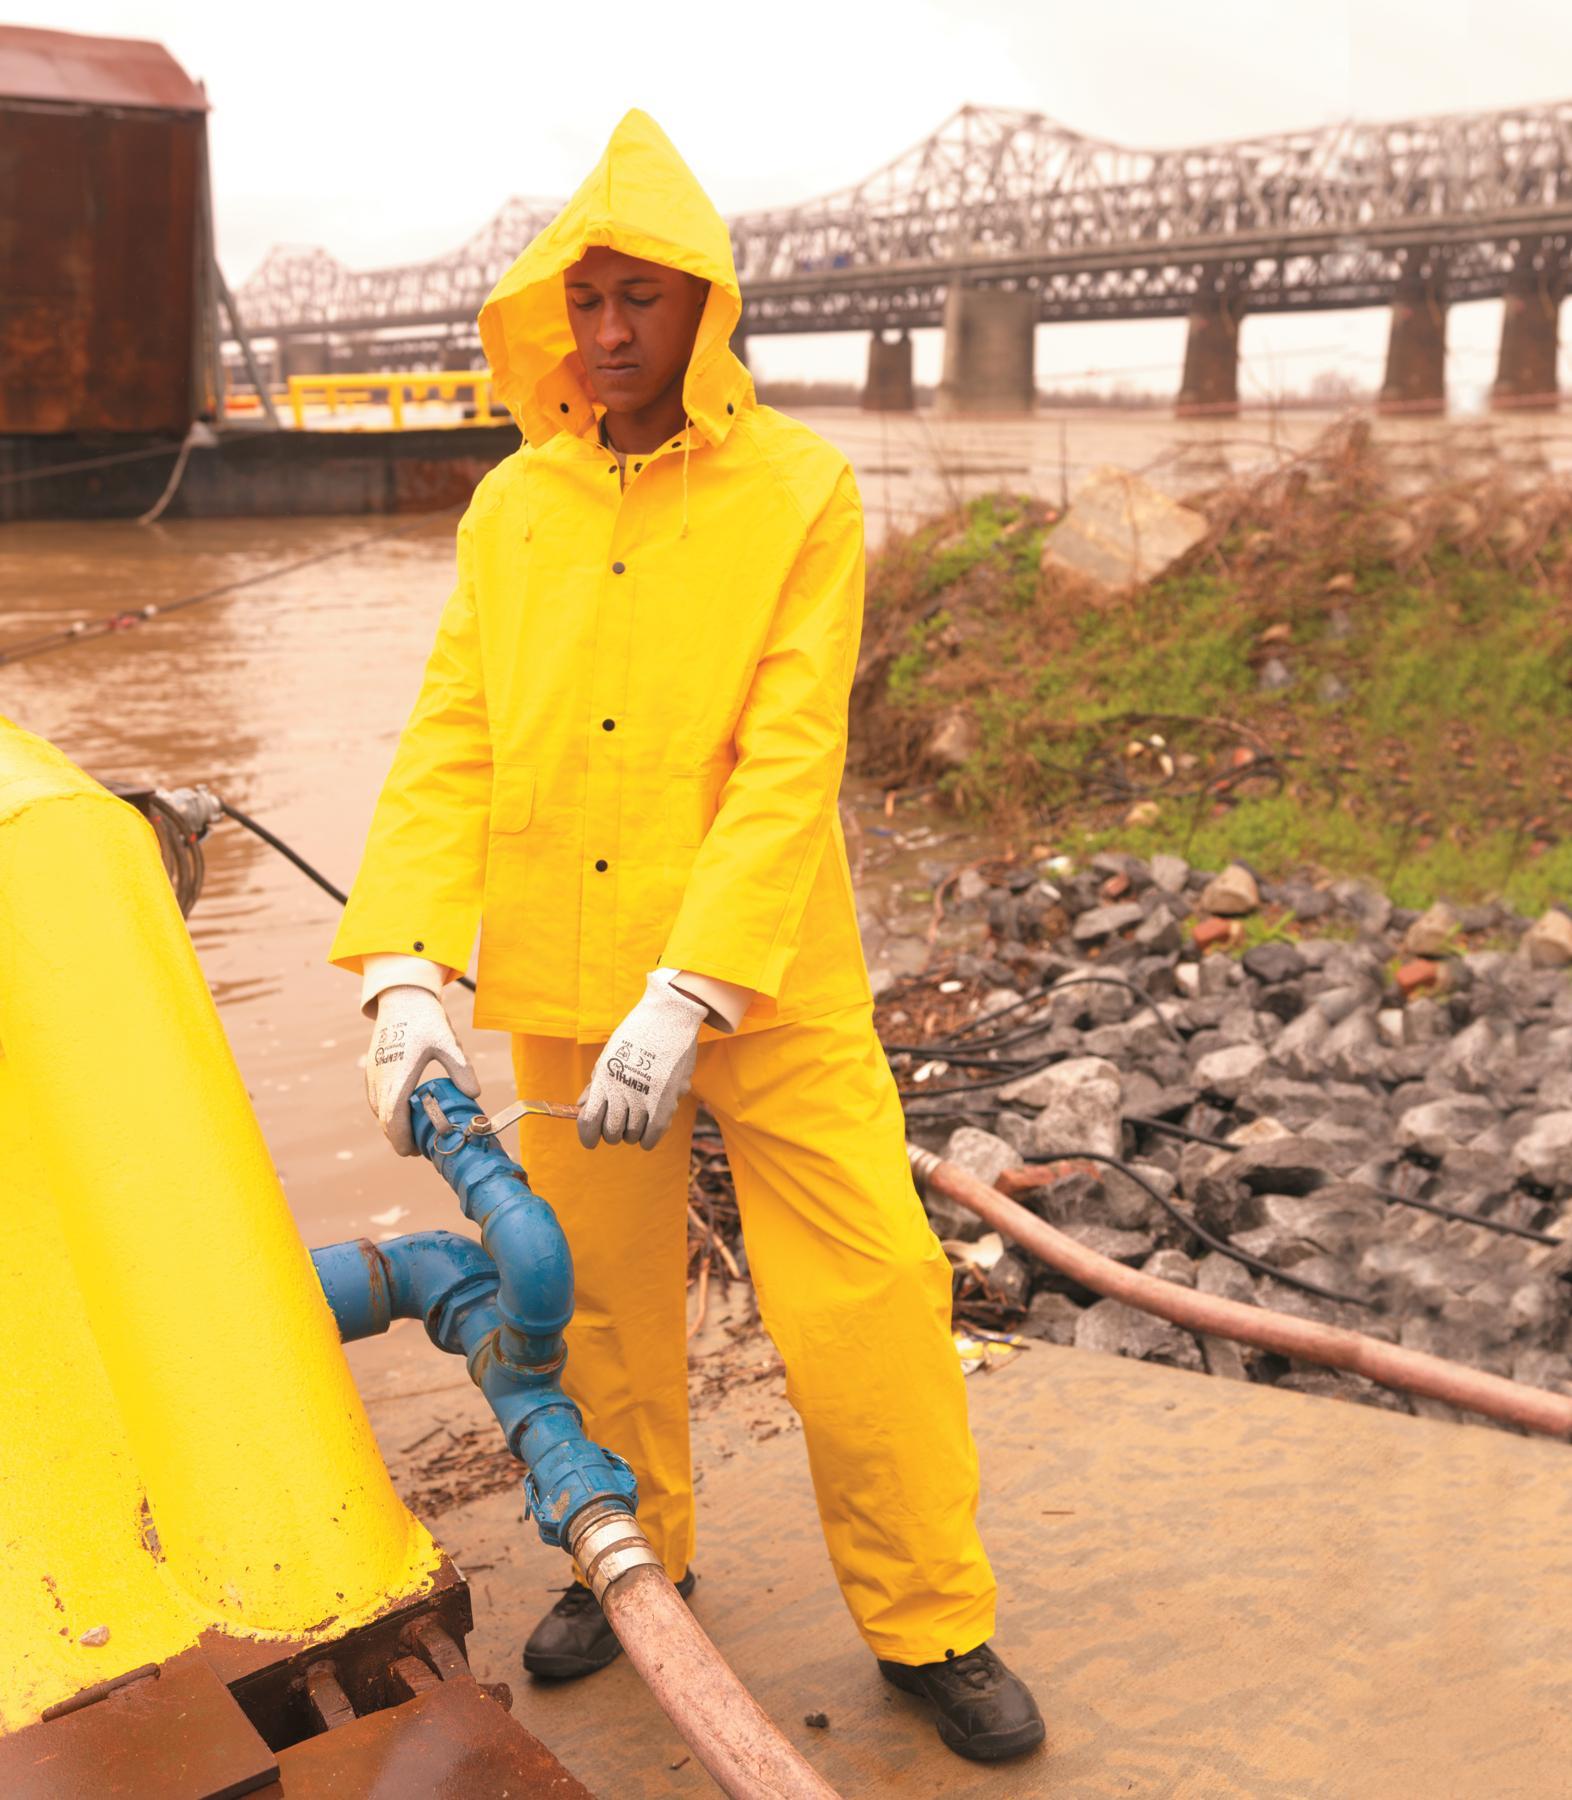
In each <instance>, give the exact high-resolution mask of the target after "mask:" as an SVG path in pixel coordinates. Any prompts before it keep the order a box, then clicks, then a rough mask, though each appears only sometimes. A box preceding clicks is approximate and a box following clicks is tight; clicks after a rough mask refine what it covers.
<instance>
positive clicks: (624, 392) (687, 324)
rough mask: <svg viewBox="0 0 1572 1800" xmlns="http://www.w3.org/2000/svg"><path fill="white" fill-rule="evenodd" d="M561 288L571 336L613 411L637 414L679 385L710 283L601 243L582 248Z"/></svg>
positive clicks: (594, 384) (598, 393) (599, 393)
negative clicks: (564, 298) (598, 245)
mask: <svg viewBox="0 0 1572 1800" xmlns="http://www.w3.org/2000/svg"><path fill="white" fill-rule="evenodd" d="M563 285H564V287H565V289H566V292H567V299H568V318H569V320H570V322H571V323H572V326H573V341H574V342H575V343H576V344H577V345H578V350H579V355H580V356H581V357H582V358H583V359H584V367H585V370H586V371H587V372H588V375H589V379H590V385H591V386H592V387H593V388H594V390H595V397H596V398H597V399H598V400H599V401H600V402H601V404H602V405H603V406H604V407H605V408H606V410H607V411H608V412H613V413H631V412H638V411H639V410H640V409H641V408H643V407H646V406H648V405H649V404H650V403H651V402H652V401H654V400H656V399H658V398H659V397H660V396H661V395H662V394H663V393H665V392H666V390H667V389H668V388H670V387H671V386H672V385H673V384H674V383H675V384H680V383H681V380H682V376H683V373H684V371H685V370H686V369H687V366H688V358H689V357H690V356H691V355H692V354H693V339H694V334H695V333H696V332H697V331H698V329H699V315H700V314H701V313H702V312H703V311H704V302H705V299H706V297H707V296H708V294H709V291H710V290H709V283H708V282H707V281H700V280H699V278H698V277H697V276H696V275H689V274H688V273H687V272H686V271H685V270H682V269H669V268H667V267H666V265H665V264H664V263H656V262H645V261H644V260H643V258H642V257H637V256H626V255H624V254H623V252H622V251H620V250H611V249H607V248H605V247H604V246H601V247H599V248H596V249H594V250H586V251H585V253H584V254H583V256H581V257H580V258H579V260H578V261H577V262H576V263H574V264H573V266H572V268H570V269H569V270H568V271H567V273H566V274H565V275H564V276H563Z"/></svg>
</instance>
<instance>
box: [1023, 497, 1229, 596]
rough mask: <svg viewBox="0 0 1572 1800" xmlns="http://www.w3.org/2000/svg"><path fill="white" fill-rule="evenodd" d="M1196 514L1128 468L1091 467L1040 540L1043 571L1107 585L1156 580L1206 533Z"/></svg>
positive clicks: (1204, 525) (1108, 586)
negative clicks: (1067, 506)
mask: <svg viewBox="0 0 1572 1800" xmlns="http://www.w3.org/2000/svg"><path fill="white" fill-rule="evenodd" d="M1206 533H1207V523H1206V520H1205V518H1204V517H1203V516H1202V515H1201V514H1200V513H1198V512H1192V511H1191V510H1190V508H1189V507H1186V506H1181V505H1179V503H1178V502H1177V501H1175V500H1170V499H1169V498H1168V496H1167V495H1166V494H1164V493H1162V492H1161V491H1160V490H1159V489H1157V488H1155V487H1153V486H1152V485H1151V483H1150V482H1148V481H1143V480H1142V479H1141V477H1140V476H1139V475H1133V474H1131V473H1130V471H1129V470H1127V469H1118V468H1112V467H1105V468H1100V469H1094V470H1093V471H1092V473H1091V474H1090V475H1089V476H1088V477H1087V478H1086V480H1085V481H1084V482H1083V483H1082V484H1081V486H1080V487H1079V488H1077V489H1076V491H1075V492H1074V493H1073V494H1072V495H1071V496H1070V509H1069V512H1068V513H1067V514H1066V516H1065V518H1064V519H1063V521H1062V522H1061V523H1060V524H1058V525H1057V526H1055V527H1054V529H1053V530H1052V531H1050V532H1049V533H1048V536H1047V538H1046V540H1045V541H1044V544H1043V553H1042V564H1043V568H1044V569H1045V570H1055V569H1057V570H1062V571H1065V572H1068V573H1070V574H1073V575H1077V576H1079V577H1080V578H1081V579H1082V580H1085V581H1091V582H1094V583H1095V584H1096V585H1097V586H1099V587H1103V588H1108V589H1120V588H1126V587H1137V586H1140V585H1142V584H1143V583H1145V582H1148V581H1152V580H1155V578H1156V577H1157V576H1159V575H1160V574H1162V573H1163V571H1164V570H1165V569H1169V568H1172V567H1173V565H1174V564H1175V563H1176V562H1178V561H1179V559H1180V558H1181V557H1182V556H1184V555H1186V554H1187V553H1188V552H1189V551H1191V550H1193V549H1194V548H1195V546H1196V545H1197V544H1199V543H1200V542H1201V540H1202V538H1204V537H1205V536H1206Z"/></svg>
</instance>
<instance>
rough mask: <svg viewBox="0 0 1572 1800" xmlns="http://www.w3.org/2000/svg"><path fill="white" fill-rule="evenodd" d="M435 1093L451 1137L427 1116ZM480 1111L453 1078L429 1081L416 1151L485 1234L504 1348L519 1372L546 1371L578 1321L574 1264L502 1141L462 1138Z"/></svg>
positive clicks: (413, 1108) (418, 1111) (413, 1112)
mask: <svg viewBox="0 0 1572 1800" xmlns="http://www.w3.org/2000/svg"><path fill="white" fill-rule="evenodd" d="M428 1094H429V1095H430V1096H431V1098H432V1099H433V1100H434V1101H435V1102H436V1105H437V1107H438V1108H439V1109H440V1111H441V1112H442V1114H443V1116H444V1117H445V1118H446V1119H447V1120H448V1121H449V1123H450V1124H451V1126H452V1127H453V1129H452V1131H450V1132H442V1133H440V1134H439V1132H438V1129H437V1126H436V1124H435V1123H434V1122H433V1121H432V1119H431V1117H430V1116H429V1114H428V1113H427V1111H426V1107H425V1103H424V1102H425V1096H426V1095H428ZM480 1110H481V1109H480V1107H479V1106H478V1105H477V1104H476V1102H475V1101H473V1100H471V1099H470V1097H469V1096H468V1095H467V1094H463V1093H460V1091H459V1090H458V1088H457V1087H455V1086H454V1084H453V1083H452V1082H451V1081H448V1080H447V1079H446V1078H443V1079H441V1080H438V1081H428V1082H426V1083H425V1084H424V1085H423V1086H421V1087H419V1088H417V1089H416V1090H415V1093H414V1094H413V1096H412V1097H411V1099H410V1116H411V1118H412V1119H413V1121H414V1128H415V1143H416V1146H417V1148H418V1149H419V1150H420V1153H421V1155H422V1156H424V1157H426V1158H427V1159H428V1161H430V1162H431V1163H433V1164H434V1165H435V1166H436V1168H437V1170H438V1172H439V1173H440V1174H441V1176H442V1178H443V1179H444V1180H445V1181H446V1182H447V1184H448V1186H449V1187H450V1188H452V1190H453V1191H454V1193H455V1194H457V1195H458V1201H459V1205H460V1207H461V1208H462V1209H463V1212H464V1216H465V1218H467V1219H470V1220H472V1221H473V1222H474V1223H475V1224H476V1225H478V1226H479V1227H480V1241H481V1242H482V1243H483V1244H484V1245H485V1247H486V1251H487V1254H488V1255H489V1256H490V1257H491V1260H492V1261H493V1262H494V1263H495V1264H496V1265H497V1273H498V1275H499V1276H500V1278H501V1286H500V1287H499V1289H498V1292H497V1304H498V1306H499V1307H500V1309H501V1312H502V1323H503V1340H502V1348H503V1350H504V1351H505V1352H506V1354H507V1357H508V1360H509V1361H511V1362H513V1363H515V1364H517V1365H518V1366H519V1367H521V1368H535V1369H539V1368H543V1367H544V1366H545V1365H546V1364H548V1363H552V1362H558V1363H560V1361H561V1359H562V1356H563V1348H562V1331H563V1327H564V1326H565V1325H566V1324H567V1322H568V1320H569V1319H571V1318H572V1317H573V1257H572V1253H571V1252H570V1251H569V1249H568V1240H567V1238H566V1237H564V1235H563V1232H562V1227H561V1226H560V1225H559V1224H558V1223H557V1215H556V1214H555V1213H554V1212H553V1211H552V1210H551V1208H550V1207H549V1206H548V1205H547V1204H546V1202H545V1201H544V1200H542V1199H541V1197H540V1196H539V1194H536V1193H534V1192H532V1191H531V1189H530V1185H529V1179H528V1177H527V1176H526V1175H525V1173H524V1171H523V1170H522V1169H521V1168H520V1167H519V1165H518V1164H517V1163H516V1162H514V1160H513V1158H512V1157H511V1156H509V1155H508V1153H507V1151H505V1150H504V1149H503V1148H502V1146H501V1145H500V1144H499V1143H498V1142H497V1140H496V1139H495V1138H494V1137H483V1138H474V1139H465V1138H463V1137H462V1135H461V1134H462V1132H463V1129H464V1127H465V1126H466V1125H467V1124H468V1123H469V1121H470V1120H471V1119H473V1118H476V1117H478V1116H479V1114H480ZM439 1137H440V1141H439Z"/></svg>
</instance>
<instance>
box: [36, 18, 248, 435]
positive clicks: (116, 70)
mask: <svg viewBox="0 0 1572 1800" xmlns="http://www.w3.org/2000/svg"><path fill="white" fill-rule="evenodd" d="M214 327H215V321H214V317H213V277H212V225H211V210H210V201H209V191H208V167H207V99H206V96H205V95H204V93H203V91H202V89H201V87H200V86H199V85H198V84H197V83H195V82H193V81H192V80H191V79H190V77H189V76H188V75H186V73H185V72H184V71H183V70H182V69H181V67H180V65H179V64H178V63H177V62H176V61H175V60H174V58H173V57H172V56H170V54H169V52H168V51H167V50H165V49H164V48H163V47H162V46H161V45H158V44H151V43H139V42H134V41H130V40H126V39H118V38H91V37H77V36H74V35H71V34H69V33H66V32H56V31H34V30H28V29H24V28H21V27H16V26H0V435H4V434H9V433H16V434H43V433H68V432H144V433H145V432H170V433H173V434H175V435H177V436H178V435H180V434H182V433H183V432H184V431H185V430H186V428H187V426H188V425H189V424H190V423H191V421H192V420H193V419H194V418H196V417H198V416H199V415H201V414H203V413H208V412H211V411H212V409H213V405H214V398H215V396H214V380H213V368H214V347H215V335H216V334H215V328H214Z"/></svg>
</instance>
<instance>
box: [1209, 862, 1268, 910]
mask: <svg viewBox="0 0 1572 1800" xmlns="http://www.w3.org/2000/svg"><path fill="white" fill-rule="evenodd" d="M1200 904H1201V911H1202V912H1209V913H1217V914H1218V915H1219V916H1220V917H1222V918H1225V919H1237V918H1242V917H1243V915H1244V914H1245V913H1252V912H1254V911H1255V909H1256V908H1257V907H1258V906H1259V905H1260V904H1261V890H1260V888H1259V887H1258V886H1257V885H1256V879H1255V877H1254V876H1253V875H1252V874H1251V873H1250V871H1249V870H1248V869H1247V868H1246V867H1245V866H1244V864H1243V863H1230V864H1229V865H1228V867H1227V868H1226V869H1224V870H1223V872H1222V873H1221V874H1220V875H1214V876H1213V877H1212V879H1211V880H1210V881H1209V882H1207V884H1206V886H1205V887H1204V888H1203V889H1202V890H1201V902H1200Z"/></svg>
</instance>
